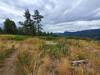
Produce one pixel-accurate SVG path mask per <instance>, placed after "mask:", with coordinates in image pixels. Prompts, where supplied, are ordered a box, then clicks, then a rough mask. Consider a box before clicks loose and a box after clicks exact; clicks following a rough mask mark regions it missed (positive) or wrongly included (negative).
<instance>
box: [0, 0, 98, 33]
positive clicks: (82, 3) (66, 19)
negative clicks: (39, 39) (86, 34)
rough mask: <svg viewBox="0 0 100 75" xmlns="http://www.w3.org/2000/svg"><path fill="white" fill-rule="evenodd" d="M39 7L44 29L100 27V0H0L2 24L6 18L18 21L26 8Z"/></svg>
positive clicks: (0, 20)
mask: <svg viewBox="0 0 100 75" xmlns="http://www.w3.org/2000/svg"><path fill="white" fill-rule="evenodd" d="M26 9H29V10H30V12H31V14H33V12H34V10H35V9H38V10H39V11H40V13H41V14H42V15H43V16H44V19H43V21H42V24H43V28H44V31H49V32H64V31H80V30H87V29H97V28H100V0H0V24H1V25H2V22H3V21H4V20H5V18H8V17H9V18H10V19H12V20H14V21H15V22H16V23H18V22H19V21H21V20H24V17H23V14H24V10H26Z"/></svg>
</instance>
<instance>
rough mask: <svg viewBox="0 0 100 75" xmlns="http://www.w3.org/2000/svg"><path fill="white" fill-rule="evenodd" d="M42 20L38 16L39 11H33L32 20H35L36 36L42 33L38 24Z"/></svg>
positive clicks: (40, 16)
mask: <svg viewBox="0 0 100 75" xmlns="http://www.w3.org/2000/svg"><path fill="white" fill-rule="evenodd" d="M42 18H43V16H42V15H40V13H39V11H38V10H35V11H34V15H33V19H34V20H35V25H36V32H37V35H40V34H41V32H42V24H41V23H40V22H41V20H42Z"/></svg>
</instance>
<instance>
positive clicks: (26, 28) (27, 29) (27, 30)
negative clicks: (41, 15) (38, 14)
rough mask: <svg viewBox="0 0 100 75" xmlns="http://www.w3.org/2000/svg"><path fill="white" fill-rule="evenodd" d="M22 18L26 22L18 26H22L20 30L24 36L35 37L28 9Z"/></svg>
mask: <svg viewBox="0 0 100 75" xmlns="http://www.w3.org/2000/svg"><path fill="white" fill-rule="evenodd" d="M24 17H25V19H26V20H25V21H24V22H20V24H21V25H23V28H22V29H23V32H24V34H28V35H35V34H36V28H35V26H34V21H33V20H32V19H31V14H30V12H29V10H28V9H27V10H26V11H25V15H24Z"/></svg>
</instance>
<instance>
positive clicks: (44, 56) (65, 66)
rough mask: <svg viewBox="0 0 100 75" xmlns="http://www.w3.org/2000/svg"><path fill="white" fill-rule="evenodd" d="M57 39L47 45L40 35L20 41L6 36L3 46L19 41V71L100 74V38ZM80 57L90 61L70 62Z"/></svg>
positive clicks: (39, 74) (40, 74)
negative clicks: (76, 63) (52, 43)
mask: <svg viewBox="0 0 100 75" xmlns="http://www.w3.org/2000/svg"><path fill="white" fill-rule="evenodd" d="M0 41H1V40H0ZM5 42H7V43H6V44H5ZM55 42H56V43H57V44H54V45H47V44H46V43H45V40H43V39H40V38H37V37H35V38H29V39H26V40H22V41H20V42H19V41H17V42H16V41H11V40H6V41H5V40H3V42H2V43H1V42H0V49H2V50H6V49H8V48H11V45H13V44H15V45H16V46H17V44H18V45H19V47H18V56H17V61H16V71H17V75H100V60H99V59H100V43H99V42H98V41H93V40H81V39H65V38H60V39H58V40H56V41H55ZM2 50H0V52H2ZM78 60H88V63H86V64H84V63H81V64H79V65H72V64H71V62H72V61H78Z"/></svg>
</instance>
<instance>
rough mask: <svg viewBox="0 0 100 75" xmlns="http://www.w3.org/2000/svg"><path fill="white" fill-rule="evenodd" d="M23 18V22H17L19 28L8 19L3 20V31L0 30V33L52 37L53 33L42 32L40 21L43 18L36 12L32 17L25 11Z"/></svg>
mask: <svg viewBox="0 0 100 75" xmlns="http://www.w3.org/2000/svg"><path fill="white" fill-rule="evenodd" d="M24 18H25V20H24V21H23V22H22V21H20V22H19V24H20V27H17V26H16V23H15V22H14V21H13V20H11V19H9V18H7V19H5V21H4V26H3V29H2V28H0V33H3V34H21V35H32V36H40V35H43V36H46V35H53V33H46V32H42V30H43V28H42V24H41V21H42V19H43V18H44V17H43V16H42V15H40V12H39V11H38V10H35V11H34V15H32V14H31V13H30V11H29V10H28V9H27V10H26V11H25V13H24Z"/></svg>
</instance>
